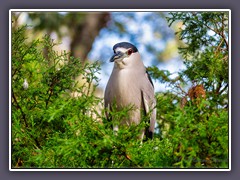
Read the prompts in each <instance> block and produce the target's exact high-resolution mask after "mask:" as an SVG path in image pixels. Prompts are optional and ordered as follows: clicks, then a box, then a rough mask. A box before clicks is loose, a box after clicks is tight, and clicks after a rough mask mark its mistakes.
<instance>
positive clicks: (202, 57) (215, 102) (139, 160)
mask: <svg viewBox="0 0 240 180" xmlns="http://www.w3.org/2000/svg"><path fill="white" fill-rule="evenodd" d="M208 14H209V15H208ZM221 15H222V14H220V15H219V14H216V13H213V14H211V13H210V12H209V13H197V14H196V16H197V17H198V19H200V20H201V23H200V24H198V21H196V17H195V15H194V14H193V16H190V14H188V13H184V12H183V13H170V15H169V18H168V21H169V23H170V24H171V23H173V22H175V21H179V20H181V21H183V22H184V25H185V26H186V27H185V29H182V30H181V31H180V32H179V33H180V34H182V36H180V37H182V40H185V43H186V46H185V47H184V48H180V49H179V50H180V53H181V54H182V55H183V56H184V55H186V57H191V58H190V59H189V58H186V60H185V64H186V67H187V68H186V70H183V71H181V72H179V74H178V75H179V76H177V77H176V78H171V77H170V76H171V73H170V72H168V71H165V70H159V69H157V68H156V67H149V68H148V71H149V72H150V74H151V75H152V77H153V78H154V79H157V80H159V81H160V82H162V83H166V85H168V86H169V87H171V89H172V90H171V91H167V92H164V93H163V92H159V93H157V94H156V98H157V105H156V108H157V121H158V128H156V130H157V131H156V133H155V136H154V137H155V138H154V139H153V140H148V141H144V142H143V143H141V142H139V141H138V140H137V136H138V135H139V133H138V132H139V131H140V130H141V129H142V128H144V127H145V126H146V124H147V123H146V122H144V121H143V122H142V123H141V124H139V125H137V126H131V127H130V128H122V129H120V130H119V132H118V135H117V136H116V135H115V134H114V132H113V131H112V128H111V126H112V123H111V122H108V121H107V118H106V116H105V112H104V109H103V108H101V107H103V102H102V101H103V100H102V99H101V98H98V97H97V96H96V95H95V90H96V88H97V84H98V81H99V79H98V78H97V77H96V73H98V72H99V70H100V66H99V64H98V62H95V63H85V64H82V63H80V62H81V61H80V60H79V59H77V58H73V57H69V54H68V53H66V52H62V53H58V52H56V51H55V50H53V49H54V47H55V46H57V44H56V43H55V42H54V41H52V40H51V39H50V38H49V36H44V37H43V38H42V39H38V40H29V39H27V38H26V29H27V27H20V28H17V29H14V30H13V31H12V90H11V92H12V106H11V107H12V117H11V120H12V122H11V123H12V126H11V137H12V139H11V140H12V146H11V147H12V154H11V155H12V157H11V160H12V162H11V165H12V168H228V166H229V162H228V154H229V151H228V148H229V147H228V141H229V134H228V129H229V127H228V58H227V57H228V53H227V49H224V48H227V45H226V43H225V45H223V43H224V39H223V37H222V36H217V37H215V38H214V39H213V38H210V37H209V41H211V42H212V43H205V42H204V41H205V40H204V39H205V38H200V35H201V36H203V37H205V35H206V34H204V33H207V32H208V29H205V30H204V29H203V28H208V27H207V26H202V24H203V23H205V22H207V24H208V26H210V25H211V23H214V22H215V20H214V18H219V17H224V18H225V17H226V14H223V15H222V16H221ZM216 16H218V17H216ZM217 20H218V19H217ZM191 21H196V23H197V24H196V26H198V25H199V26H200V27H198V28H199V31H201V32H198V33H196V31H197V30H196V29H195V28H197V27H195V26H193V24H192V23H191ZM226 21H227V20H226V19H224V21H219V23H220V22H224V23H225V22H226ZM210 27H211V26H210ZM221 27H222V26H221ZM220 30H224V31H227V29H226V28H224V29H221V28H220ZM220 30H219V29H216V32H219V31H220ZM227 34H228V33H227V32H224V36H225V39H227ZM206 36H207V35H206ZM191 38H192V40H191ZM199 38H200V39H199ZM221 38H222V39H221ZM196 39H197V40H196ZM195 41H197V43H198V45H196V44H194V43H193V42H195ZM202 41H203V42H202ZM218 43H219V44H218ZM212 44H213V45H212ZM190 46H194V47H190ZM183 49H184V50H183ZM46 50H47V51H46ZM79 76H80V77H81V80H80V81H76V80H75V78H74V77H79ZM25 80H26V81H27V82H28V87H27V88H26V87H23V83H24V81H25ZM189 83H192V84H191V87H190V88H189V90H188V91H187V90H186V88H187V86H189ZM200 85H201V86H200ZM197 87H198V88H197ZM129 110H131V107H126V108H125V109H123V110H122V111H120V112H117V111H113V112H111V115H112V116H114V117H115V118H116V119H122V118H123V117H126V116H127V114H128V111H129Z"/></svg>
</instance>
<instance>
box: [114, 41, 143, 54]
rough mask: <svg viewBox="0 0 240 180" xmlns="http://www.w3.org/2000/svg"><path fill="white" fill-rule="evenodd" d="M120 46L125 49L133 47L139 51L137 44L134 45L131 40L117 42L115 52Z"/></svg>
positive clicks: (134, 50) (135, 50)
mask: <svg viewBox="0 0 240 180" xmlns="http://www.w3.org/2000/svg"><path fill="white" fill-rule="evenodd" d="M118 47H122V48H125V49H129V48H131V49H132V50H133V52H138V49H137V48H136V46H134V45H132V44H131V43H129V42H120V43H117V44H115V45H114V46H113V51H114V52H115V49H117V48H118Z"/></svg>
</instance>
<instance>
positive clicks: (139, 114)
mask: <svg viewBox="0 0 240 180" xmlns="http://www.w3.org/2000/svg"><path fill="white" fill-rule="evenodd" d="M113 52H114V54H113V56H112V57H111V58H110V62H114V66H113V70H112V73H111V75H110V78H109V80H108V83H107V86H106V88H105V92H104V107H105V109H106V117H107V119H108V120H109V121H111V122H112V124H113V125H112V127H113V131H114V132H115V133H117V132H118V131H119V128H121V127H122V126H127V127H128V126H131V125H138V124H140V123H141V121H142V120H143V119H144V118H143V115H144V116H145V117H148V119H147V121H148V123H147V124H148V126H147V127H146V128H144V129H141V130H140V132H139V136H138V139H140V140H141V142H142V141H143V140H146V139H147V140H148V139H153V134H154V128H155V122H156V99H155V95H154V85H153V82H152V80H151V77H150V75H149V73H148V72H147V70H146V67H145V66H144V64H143V61H142V59H141V55H140V53H139V51H138V49H137V47H136V46H134V45H133V44H131V43H129V42H119V43H117V44H115V45H114V46H113ZM114 105H116V109H117V111H121V110H122V109H123V108H124V107H128V106H133V107H134V109H132V110H131V111H130V112H128V116H127V117H126V118H123V119H121V120H120V122H115V123H114V117H112V116H111V113H110V112H111V111H113V106H114ZM144 136H146V138H144Z"/></svg>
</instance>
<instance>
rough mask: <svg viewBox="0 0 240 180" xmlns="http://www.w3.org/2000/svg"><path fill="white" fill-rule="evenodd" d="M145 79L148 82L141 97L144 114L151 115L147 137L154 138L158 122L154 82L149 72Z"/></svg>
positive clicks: (142, 90)
mask: <svg viewBox="0 0 240 180" xmlns="http://www.w3.org/2000/svg"><path fill="white" fill-rule="evenodd" d="M145 80H146V82H147V83H146V84H145V85H144V87H142V88H141V98H142V104H143V111H144V114H145V115H147V116H148V117H149V127H147V129H146V137H147V138H151V139H152V138H153V133H154V128H155V122H156V108H155V106H156V100H155V96H154V87H153V83H152V80H151V77H150V76H149V74H148V73H147V72H146V74H145Z"/></svg>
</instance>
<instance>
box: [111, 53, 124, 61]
mask: <svg viewBox="0 0 240 180" xmlns="http://www.w3.org/2000/svg"><path fill="white" fill-rule="evenodd" d="M124 55H125V54H124V53H122V52H120V51H118V52H116V53H114V55H113V56H112V57H111V59H110V62H114V61H115V60H121V59H123V58H124Z"/></svg>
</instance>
